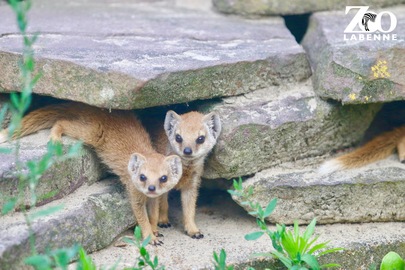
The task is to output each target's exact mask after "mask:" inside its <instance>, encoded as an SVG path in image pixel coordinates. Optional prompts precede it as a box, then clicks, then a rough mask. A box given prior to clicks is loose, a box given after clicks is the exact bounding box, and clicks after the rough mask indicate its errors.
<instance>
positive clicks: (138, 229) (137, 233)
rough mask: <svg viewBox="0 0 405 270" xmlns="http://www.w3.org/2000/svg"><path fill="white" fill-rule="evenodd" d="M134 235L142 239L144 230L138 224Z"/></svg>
mask: <svg viewBox="0 0 405 270" xmlns="http://www.w3.org/2000/svg"><path fill="white" fill-rule="evenodd" d="M134 237H135V239H136V240H138V241H141V240H142V231H141V227H139V226H136V227H135V230H134Z"/></svg>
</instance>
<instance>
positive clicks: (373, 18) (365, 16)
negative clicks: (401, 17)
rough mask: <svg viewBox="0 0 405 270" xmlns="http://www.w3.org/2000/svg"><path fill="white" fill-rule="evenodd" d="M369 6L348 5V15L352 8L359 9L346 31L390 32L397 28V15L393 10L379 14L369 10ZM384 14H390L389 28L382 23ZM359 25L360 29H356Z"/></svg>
mask: <svg viewBox="0 0 405 270" xmlns="http://www.w3.org/2000/svg"><path fill="white" fill-rule="evenodd" d="M368 8H369V6H346V13H345V14H346V15H347V13H348V12H349V11H350V10H352V9H358V11H357V13H356V15H355V16H354V17H353V18H352V20H351V21H350V23H349V25H348V26H347V27H346V29H345V30H344V33H374V32H376V31H379V32H381V33H390V32H392V31H394V30H395V27H397V17H396V16H395V15H394V14H393V13H392V12H390V11H382V12H380V13H378V14H377V13H375V12H372V11H368ZM383 15H388V16H389V19H390V27H389V29H387V30H385V29H383V27H382V25H381V20H382V18H383ZM370 22H371V23H370ZM357 26H358V28H360V30H355V29H356V27H357Z"/></svg>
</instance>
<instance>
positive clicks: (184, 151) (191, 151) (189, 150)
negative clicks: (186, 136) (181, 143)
mask: <svg viewBox="0 0 405 270" xmlns="http://www.w3.org/2000/svg"><path fill="white" fill-rule="evenodd" d="M183 153H184V154H185V155H191V154H192V153H193V150H191V148H190V147H186V148H184V150H183Z"/></svg>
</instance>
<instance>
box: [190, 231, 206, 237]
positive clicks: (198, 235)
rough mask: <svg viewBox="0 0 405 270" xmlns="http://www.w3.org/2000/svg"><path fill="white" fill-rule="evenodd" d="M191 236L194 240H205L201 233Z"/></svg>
mask: <svg viewBox="0 0 405 270" xmlns="http://www.w3.org/2000/svg"><path fill="white" fill-rule="evenodd" d="M189 235H190V236H191V238H193V239H201V238H204V234H202V233H201V232H197V233H195V234H189Z"/></svg>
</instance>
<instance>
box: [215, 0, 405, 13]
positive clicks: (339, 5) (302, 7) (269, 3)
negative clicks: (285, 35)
mask: <svg viewBox="0 0 405 270" xmlns="http://www.w3.org/2000/svg"><path fill="white" fill-rule="evenodd" d="M400 3H405V1H403V0H384V1H381V0H369V1H352V2H350V5H352V6H362V5H368V6H370V7H373V8H377V7H388V6H392V5H397V4H400ZM213 4H214V7H215V8H216V9H217V10H218V11H220V12H223V13H231V14H240V15H245V16H252V15H295V14H304V13H313V12H317V11H324V10H344V9H345V7H346V6H347V5H348V4H347V2H344V1H339V0H332V1H318V0H309V1H282V0H260V1H258V0H213Z"/></svg>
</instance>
